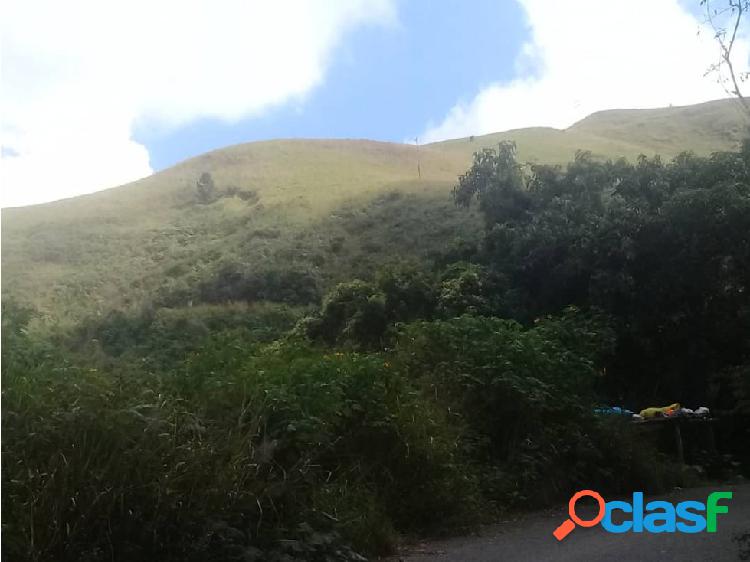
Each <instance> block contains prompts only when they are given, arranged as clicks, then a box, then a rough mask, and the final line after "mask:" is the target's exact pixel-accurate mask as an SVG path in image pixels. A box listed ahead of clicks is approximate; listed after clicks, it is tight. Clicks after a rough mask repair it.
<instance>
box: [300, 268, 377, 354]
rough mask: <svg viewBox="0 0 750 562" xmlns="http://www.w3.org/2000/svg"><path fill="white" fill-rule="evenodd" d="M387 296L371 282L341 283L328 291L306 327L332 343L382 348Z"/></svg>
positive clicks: (316, 337) (313, 333)
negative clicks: (317, 312) (318, 312)
mask: <svg viewBox="0 0 750 562" xmlns="http://www.w3.org/2000/svg"><path fill="white" fill-rule="evenodd" d="M387 326H388V321H387V318H386V297H385V294H384V293H383V292H381V291H380V290H378V288H377V287H376V286H374V285H372V284H370V283H366V282H364V281H360V280H355V281H351V282H349V283H340V284H339V285H337V286H336V287H335V288H334V289H333V291H331V292H330V293H329V294H328V295H326V297H325V299H324V300H323V304H322V306H321V309H320V314H319V315H318V316H316V317H313V318H309V319H307V320H305V322H304V325H303V331H304V332H305V333H306V334H307V335H308V336H309V337H310V338H311V339H313V340H321V341H324V342H326V343H327V344H329V345H343V346H354V347H364V348H371V349H372V348H378V347H382V345H383V338H384V336H385V330H386V328H387Z"/></svg>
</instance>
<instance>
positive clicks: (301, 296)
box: [196, 263, 320, 305]
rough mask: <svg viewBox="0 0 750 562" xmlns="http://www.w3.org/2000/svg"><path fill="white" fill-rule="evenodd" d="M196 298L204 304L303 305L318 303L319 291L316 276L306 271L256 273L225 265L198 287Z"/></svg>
mask: <svg viewBox="0 0 750 562" xmlns="http://www.w3.org/2000/svg"><path fill="white" fill-rule="evenodd" d="M196 297H197V299H198V300H200V301H201V302H208V303H221V302H231V301H246V302H257V301H271V302H279V303H285V304H290V305H304V304H310V303H317V302H319V301H320V288H319V281H318V278H317V276H316V275H315V274H314V273H313V272H310V271H307V270H302V269H296V268H289V269H261V270H256V269H253V268H250V267H241V266H239V265H237V264H234V263H226V264H224V265H223V266H222V267H221V268H220V269H219V270H218V271H217V272H216V274H215V275H214V276H213V277H212V278H210V279H209V280H207V281H204V282H203V283H202V284H201V285H200V286H199V288H198V294H197V295H196Z"/></svg>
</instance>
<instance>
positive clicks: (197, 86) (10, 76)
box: [0, 0, 396, 206]
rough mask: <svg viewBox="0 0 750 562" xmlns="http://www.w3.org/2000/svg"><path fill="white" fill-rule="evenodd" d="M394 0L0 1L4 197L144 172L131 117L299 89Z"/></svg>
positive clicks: (229, 110)
mask: <svg viewBox="0 0 750 562" xmlns="http://www.w3.org/2000/svg"><path fill="white" fill-rule="evenodd" d="M394 1H395V0H265V1H261V0H214V1H211V0H202V1H199V0H158V1H148V0H130V1H128V2H123V1H120V2H109V1H105V0H67V1H65V2H61V1H59V0H38V1H34V0H12V1H10V2H8V1H6V2H5V4H4V6H3V8H4V10H3V14H2V23H0V33H1V34H2V90H1V91H0V103H1V104H2V105H1V107H2V122H1V123H2V124H1V126H0V142H2V145H3V156H2V162H1V168H0V173H1V174H2V175H1V176H0V181H2V189H3V194H2V204H3V206H11V205H22V204H30V203H37V202H43V201H50V200H54V199H59V198H62V197H69V196H73V195H78V194H81V193H87V192H92V191H95V190H97V189H102V188H105V187H111V186H113V185H117V184H121V183H124V182H127V181H131V180H134V179H137V178H139V177H142V176H145V175H148V174H149V173H151V168H150V166H149V161H148V153H147V151H146V149H145V147H143V146H142V145H139V144H138V143H136V142H135V141H134V140H133V139H132V132H133V127H134V126H135V125H136V124H138V123H145V124H149V125H156V126H160V127H176V126H179V125H181V124H184V123H187V122H189V121H191V120H193V119H196V118H199V117H215V118H219V119H222V120H226V121H233V120H237V119H240V118H243V117H248V116H252V115H256V114H258V113H260V112H262V111H264V110H267V109H268V108H269V107H272V106H274V105H278V104H281V103H284V102H288V101H290V100H293V99H301V98H302V97H304V96H305V95H306V94H307V93H308V92H309V91H310V90H311V89H313V88H314V87H316V86H317V85H319V84H320V83H321V81H322V80H323V77H324V74H325V71H326V64H327V62H328V60H329V58H330V55H331V53H332V52H333V50H334V49H335V47H336V46H337V44H338V43H339V42H340V41H341V40H342V38H343V36H344V35H345V34H346V33H348V32H350V31H352V30H354V29H356V28H357V27H358V26H362V25H367V24H378V25H388V24H391V23H393V22H394V21H395V17H396V16H395V8H394Z"/></svg>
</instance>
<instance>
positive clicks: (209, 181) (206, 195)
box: [196, 172, 216, 203]
mask: <svg viewBox="0 0 750 562" xmlns="http://www.w3.org/2000/svg"><path fill="white" fill-rule="evenodd" d="M196 190H197V191H198V200H199V201H200V202H201V203H211V202H212V201H213V200H214V199H215V198H216V185H215V184H214V179H213V178H212V177H211V174H209V173H208V172H203V173H202V174H201V177H200V178H198V181H197V183H196Z"/></svg>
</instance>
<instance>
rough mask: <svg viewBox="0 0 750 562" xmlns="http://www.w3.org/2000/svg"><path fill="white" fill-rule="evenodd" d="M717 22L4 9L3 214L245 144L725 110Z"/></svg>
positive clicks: (646, 12)
mask: <svg viewBox="0 0 750 562" xmlns="http://www.w3.org/2000/svg"><path fill="white" fill-rule="evenodd" d="M703 19H704V18H703V16H702V14H701V12H700V6H699V0H695V1H688V0H628V1H627V2H623V1H622V0H565V1H564V2H563V1H560V0H160V1H159V2H153V1H146V0H130V1H129V2H123V1H122V0H112V1H106V0H67V1H66V2H59V1H58V0H6V1H5V2H4V4H3V6H2V13H0V143H1V144H2V156H1V160H0V186H1V187H2V194H1V196H0V205H2V206H4V207H7V206H19V205H28V204H35V203H42V202H47V201H53V200H57V199H61V198H65V197H71V196H75V195H80V194H83V193H90V192H94V191H97V190H100V189H104V188H108V187H113V186H116V185H120V184H123V183H127V182H130V181H133V180H136V179H139V178H142V177H145V176H147V175H149V174H151V173H153V172H155V171H158V170H161V169H164V168H166V167H169V166H171V165H173V164H175V163H177V162H180V161H182V160H184V159H186V158H189V157H191V156H195V155H198V154H201V153H203V152H206V151H208V150H212V149H215V148H221V147H223V146H227V145H231V144H236V143H240V142H249V141H256V140H264V139H271V138H290V137H297V138H299V137H304V138H331V137H336V138H369V139H376V140H383V141H393V142H415V139H419V142H420V143H425V142H432V141H437V140H443V139H447V138H456V137H461V136H468V135H477V134H484V133H490V132H496V131H503V130H508V129H513V128H520V127H528V126H552V127H557V128H565V127H568V126H570V125H572V124H573V123H574V122H575V121H577V120H579V119H581V118H583V117H585V116H586V115H588V114H590V113H592V112H594V111H599V110H603V109H612V108H642V107H663V106H667V105H670V104H674V105H687V104H692V103H698V102H701V101H708V100H711V99H717V98H721V97H726V93H725V91H724V89H723V88H722V86H721V85H720V84H718V83H717V81H716V80H715V79H714V78H712V77H706V76H704V74H705V70H706V68H707V67H708V66H709V65H710V64H711V63H713V62H715V61H716V60H717V55H718V53H717V47H716V44H715V42H714V41H713V39H712V34H711V33H710V32H709V30H708V28H707V27H706V26H705V25H704V24H703ZM747 27H748V24H747V22H746V23H745V25H743V28H742V29H741V37H740V39H739V40H738V42H737V44H736V46H735V52H734V61H735V64H736V66H737V67H738V68H739V69H740V70H745V69H748V68H749V67H750V63H749V59H750V43H749V42H748V29H747ZM748 89H750V86H748Z"/></svg>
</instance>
